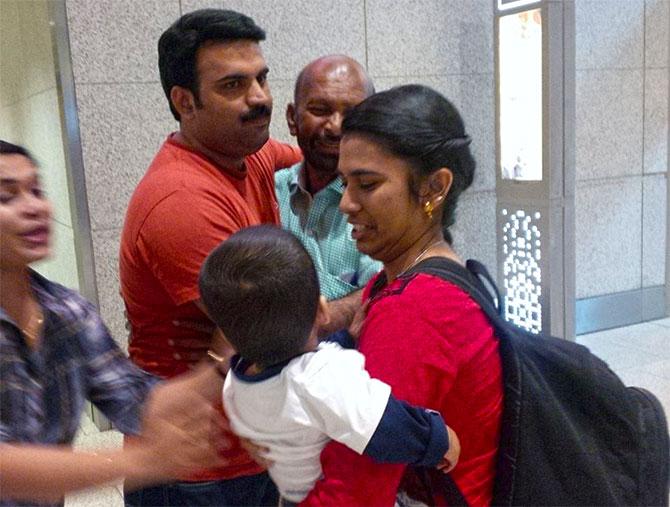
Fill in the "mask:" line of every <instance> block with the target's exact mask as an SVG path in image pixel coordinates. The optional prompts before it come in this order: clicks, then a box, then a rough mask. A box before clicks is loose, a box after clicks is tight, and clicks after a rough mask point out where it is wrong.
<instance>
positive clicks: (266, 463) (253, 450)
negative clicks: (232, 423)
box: [239, 437, 273, 468]
mask: <svg viewBox="0 0 670 507" xmlns="http://www.w3.org/2000/svg"><path fill="white" fill-rule="evenodd" d="M239 439H240V444H242V447H243V448H244V450H245V451H247V452H248V453H249V455H250V456H251V457H252V458H253V460H254V461H255V462H256V463H258V464H259V465H260V466H262V467H264V468H270V466H271V465H272V463H273V462H272V460H269V459H268V458H267V457H266V456H267V454H268V452H270V451H269V449H268V448H267V447H261V446H260V445H256V444H254V443H253V442H252V441H251V440H248V439H246V438H243V437H239Z"/></svg>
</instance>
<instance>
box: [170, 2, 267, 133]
mask: <svg viewBox="0 0 670 507" xmlns="http://www.w3.org/2000/svg"><path fill="white" fill-rule="evenodd" d="M238 39H249V40H253V41H256V42H259V41H262V40H265V31H264V30H263V29H262V28H260V27H259V26H258V25H256V23H255V22H254V20H253V19H251V18H250V17H249V16H245V15H244V14H240V13H239V12H235V11H230V10H223V9H200V10H197V11H193V12H189V13H188V14H184V15H183V16H182V17H181V18H179V19H178V20H177V21H175V22H174V23H173V24H172V26H170V28H168V29H167V30H165V32H163V35H161V37H160V39H158V69H159V71H160V76H161V84H162V85H163V90H164V91H165V95H166V96H167V99H168V102H169V104H170V111H172V115H173V116H174V117H175V119H176V120H177V121H179V113H178V112H177V110H176V109H175V107H174V105H173V104H172V100H170V90H172V87H173V86H181V87H182V88H186V89H188V90H190V91H191V93H192V94H193V97H194V98H195V101H196V105H200V95H199V93H198V87H199V83H198V73H197V69H196V54H197V52H198V49H200V48H201V47H202V46H203V45H204V44H206V43H208V42H225V41H231V40H238Z"/></svg>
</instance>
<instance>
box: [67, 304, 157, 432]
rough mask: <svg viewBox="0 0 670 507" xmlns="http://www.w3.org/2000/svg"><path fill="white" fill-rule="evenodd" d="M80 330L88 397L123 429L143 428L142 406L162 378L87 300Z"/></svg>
mask: <svg viewBox="0 0 670 507" xmlns="http://www.w3.org/2000/svg"><path fill="white" fill-rule="evenodd" d="M83 306H84V308H83V309H84V315H83V317H82V320H81V322H82V324H83V326H82V329H81V331H80V333H79V335H80V343H81V350H82V353H83V354H84V367H85V368H86V373H87V374H86V375H85V378H86V379H87V382H88V386H87V391H88V393H87V394H88V398H89V400H90V401H91V402H92V403H93V404H94V405H95V406H96V407H98V409H100V410H101V411H102V413H103V414H105V416H107V417H108V418H109V419H110V420H111V421H112V423H114V425H115V426H116V427H117V428H118V429H119V430H120V431H121V432H123V433H127V434H136V433H139V430H140V421H141V417H140V415H141V408H142V405H143V404H144V401H145V400H146V397H147V395H148V393H149V392H150V391H151V389H152V388H153V387H154V386H155V385H156V383H158V382H159V381H160V379H158V378H157V377H154V376H153V375H151V374H149V373H147V372H145V371H144V370H141V369H140V368H138V367H137V366H136V365H134V364H133V363H132V362H131V361H130V360H129V359H128V357H127V356H126V355H125V354H124V353H123V352H122V351H121V349H120V348H119V346H118V345H117V344H116V342H115V341H114V339H113V338H112V337H111V335H110V333H109V330H108V329H107V327H106V326H105V324H104V323H103V322H102V319H101V318H100V315H99V314H98V312H97V311H96V310H95V308H94V307H93V305H91V304H90V303H89V302H88V301H85V300H83Z"/></svg>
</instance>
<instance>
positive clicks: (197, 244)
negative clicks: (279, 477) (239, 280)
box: [120, 9, 301, 506]
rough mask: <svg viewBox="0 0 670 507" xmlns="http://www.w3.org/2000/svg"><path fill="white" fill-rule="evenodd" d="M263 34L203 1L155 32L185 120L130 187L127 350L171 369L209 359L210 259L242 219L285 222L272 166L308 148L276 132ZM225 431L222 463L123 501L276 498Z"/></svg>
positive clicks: (125, 241) (124, 258)
mask: <svg viewBox="0 0 670 507" xmlns="http://www.w3.org/2000/svg"><path fill="white" fill-rule="evenodd" d="M264 38H265V33H264V32H263V30H262V29H261V28H259V27H258V26H257V25H256V24H255V23H254V21H253V20H252V19H250V18H248V17H247V16H244V15H243V14H240V13H237V12H234V11H226V10H218V9H203V10H199V11H195V12H191V13H189V14H186V15H184V16H182V17H181V18H180V19H178V20H177V21H176V22H175V23H174V24H173V25H172V26H171V27H170V28H168V29H167V30H166V31H165V32H164V33H163V35H162V36H161V38H160V40H159V43H158V52H159V67H160V75H161V83H162V85H163V89H164V90H165V93H166V95H167V97H168V101H169V104H170V109H171V111H172V113H173V115H174V117H175V118H176V119H177V121H178V122H179V131H178V132H176V133H174V134H172V135H170V136H169V137H168V139H167V140H166V141H165V143H164V144H163V146H162V147H161V149H160V150H159V152H158V154H157V155H156V157H155V158H154V160H153V162H152V163H151V166H150V167H149V169H148V171H147V173H146V174H145V176H144V177H143V179H142V181H140V183H139V185H138V186H137V188H136V190H135V192H134V194H133V196H132V198H131V201H130V204H129V208H128V212H127V215H126V221H125V224H124V228H123V234H122V238H121V252H120V277H121V293H122V296H123V299H124V302H125V305H126V311H127V315H128V320H129V322H130V326H131V332H130V341H129V347H128V348H129V353H130V357H131V359H132V360H133V361H134V362H135V363H137V364H138V365H139V366H141V367H142V368H144V369H145V370H147V371H149V372H151V373H154V374H156V375H159V376H161V377H163V378H169V377H172V376H174V375H177V374H179V373H181V372H183V371H185V370H187V369H188V368H189V367H190V366H191V365H192V364H194V363H195V362H197V361H199V360H200V359H202V358H203V357H204V356H205V353H206V350H207V349H208V348H209V347H210V344H211V342H212V334H211V332H209V331H202V330H199V329H198V327H199V326H198V325H197V324H198V323H200V324H202V328H203V329H210V328H211V322H210V321H209V319H208V318H207V316H206V315H205V312H204V307H203V306H202V303H201V301H200V294H199V292H198V273H199V271H200V265H201V264H202V262H203V260H204V259H205V257H206V256H207V255H208V254H209V252H210V251H211V250H212V249H214V247H216V246H217V245H218V244H219V243H220V242H221V241H222V240H225V239H226V238H227V237H228V236H230V235H231V234H233V233H234V232H235V231H237V230H239V229H241V228H243V227H247V226H250V225H256V224H260V223H277V224H278V223H279V212H278V207H277V203H276V197H275V192H274V171H275V170H276V169H277V168H282V167H288V166H291V165H292V164H294V163H296V162H297V161H299V160H300V158H301V154H300V151H299V150H298V148H295V147H291V146H288V145H284V144H281V143H279V142H277V141H274V140H271V139H270V140H269V134H268V128H269V123H270V114H271V111H272V97H271V95H270V91H269V87H268V83H267V74H268V68H267V66H266V63H265V59H264V58H263V55H262V53H261V49H260V45H259V42H260V41H262V40H264ZM175 321H177V322H179V321H188V322H191V325H189V326H177V325H175ZM194 324H195V325H194ZM229 440H230V441H231V446H230V448H229V449H227V450H226V451H224V454H225V457H226V458H227V460H228V463H229V464H228V466H226V467H225V468H221V469H216V470H208V471H205V472H203V473H202V474H200V475H199V476H198V477H195V478H188V480H187V481H185V482H179V483H173V484H169V485H166V486H159V487H155V488H147V489H144V490H140V491H136V492H134V493H129V494H127V495H126V497H125V498H126V504H127V505H138V506H140V505H142V506H143V505H277V493H276V489H275V487H274V484H272V482H271V481H270V479H269V477H268V475H267V474H266V473H265V472H264V471H263V469H262V468H260V467H259V466H258V465H257V464H256V463H255V462H254V461H253V460H252V459H251V458H250V457H249V456H248V454H247V453H246V452H245V451H244V450H242V449H241V447H240V446H239V441H238V440H237V439H236V438H235V437H234V436H233V435H232V434H231V435H230V436H229ZM175 452H179V449H175ZM205 481H206V482H205Z"/></svg>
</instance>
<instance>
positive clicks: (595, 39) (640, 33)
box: [575, 0, 670, 298]
mask: <svg viewBox="0 0 670 507" xmlns="http://www.w3.org/2000/svg"><path fill="white" fill-rule="evenodd" d="M668 6H669V2H668V0H576V66H577V69H576V132H575V133H576V147H575V149H576V165H577V167H576V176H577V187H576V192H575V202H576V210H575V211H576V222H577V223H576V247H577V252H576V253H577V262H576V285H577V298H585V297H591V296H599V295H604V294H610V293H613V292H619V291H626V290H633V289H639V288H642V287H650V286H654V285H661V284H663V283H664V280H665V264H666V253H665V252H666V233H665V231H666V220H667V205H666V200H667V199H666V197H665V195H666V193H665V192H666V179H667V171H668V156H667V150H668V27H669V26H670V20H669V18H668Z"/></svg>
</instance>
